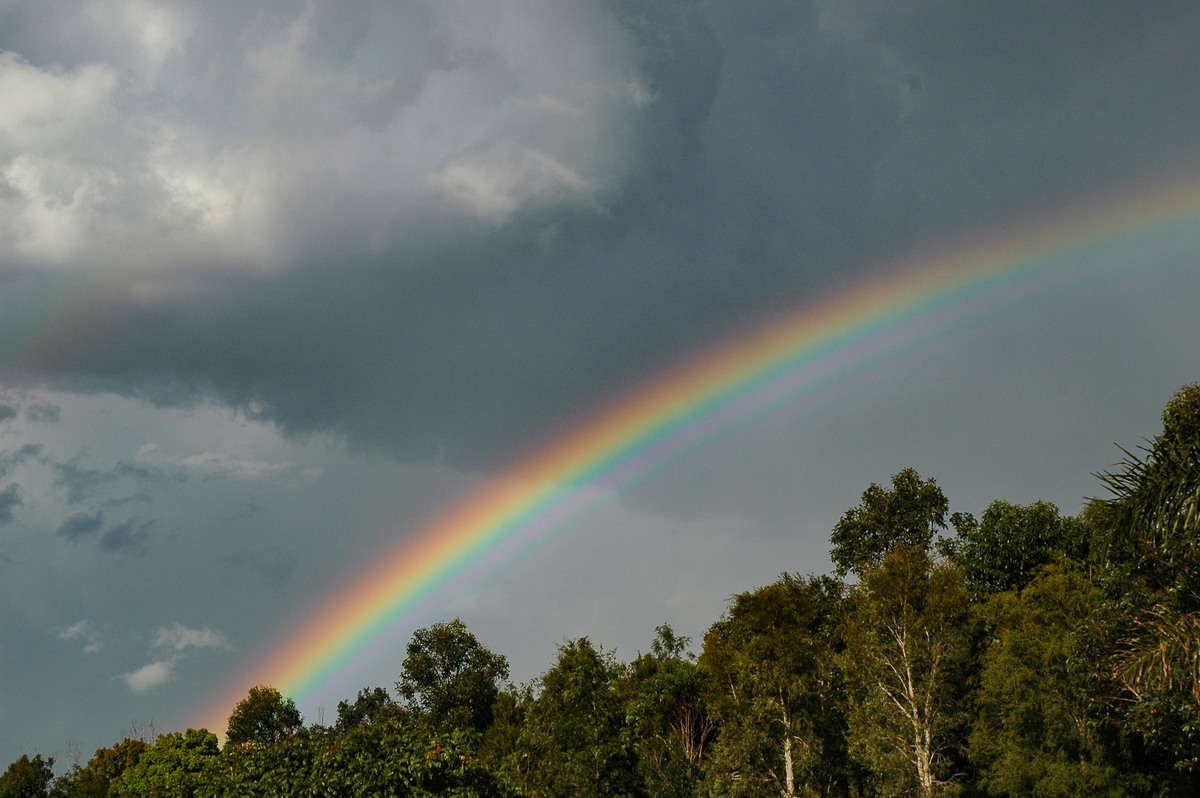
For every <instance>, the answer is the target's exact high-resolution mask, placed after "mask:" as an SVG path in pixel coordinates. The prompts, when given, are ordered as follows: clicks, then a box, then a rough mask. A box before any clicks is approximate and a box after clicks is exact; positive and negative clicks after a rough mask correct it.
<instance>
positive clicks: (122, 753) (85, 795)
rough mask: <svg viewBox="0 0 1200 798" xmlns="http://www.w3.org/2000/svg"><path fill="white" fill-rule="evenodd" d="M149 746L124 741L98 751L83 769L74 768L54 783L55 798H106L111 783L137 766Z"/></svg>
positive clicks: (110, 788)
mask: <svg viewBox="0 0 1200 798" xmlns="http://www.w3.org/2000/svg"><path fill="white" fill-rule="evenodd" d="M149 747H150V745H149V744H148V743H145V742H143V741H142V740H132V739H129V738H126V739H124V740H122V741H121V742H119V743H117V744H116V745H113V746H111V747H109V748H99V749H97V750H96V753H95V755H94V756H93V757H92V758H91V759H90V760H88V763H87V765H86V766H85V767H79V766H78V765H76V766H75V767H74V768H72V769H71V771H70V772H69V773H67V774H65V775H63V776H60V777H59V778H58V779H56V780H55V782H54V790H53V795H54V796H55V797H56V798H106V797H107V796H108V795H110V794H115V793H113V792H112V790H113V782H115V781H116V780H117V779H119V778H120V777H121V774H122V773H124V772H125V771H126V770H128V769H129V768H131V767H133V766H134V765H136V764H137V763H138V759H140V758H141V756H142V753H143V752H145V751H146V750H147V749H148V748H149Z"/></svg>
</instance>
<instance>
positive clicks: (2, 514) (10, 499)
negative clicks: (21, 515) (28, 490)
mask: <svg viewBox="0 0 1200 798" xmlns="http://www.w3.org/2000/svg"><path fill="white" fill-rule="evenodd" d="M24 503H25V502H24V499H23V498H22V497H21V486H20V485H18V484H16V483H15V482H14V483H13V484H11V485H8V486H7V487H5V488H4V489H3V490H0V526H4V525H5V524H11V523H12V522H13V520H14V518H15V515H14V511H15V510H16V509H17V508H18V507H20V506H21V505H22V504H24Z"/></svg>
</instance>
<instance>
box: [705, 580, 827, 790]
mask: <svg viewBox="0 0 1200 798" xmlns="http://www.w3.org/2000/svg"><path fill="white" fill-rule="evenodd" d="M841 595H842V586H841V583H839V582H837V581H835V580H833V579H830V578H828V577H815V578H808V579H804V578H800V577H796V576H792V575H790V574H784V575H783V576H781V577H780V579H779V581H777V582H775V583H774V584H772V585H768V586H766V587H763V588H759V589H758V590H755V591H752V592H749V593H742V594H740V595H738V596H735V597H734V599H733V603H732V606H731V607H730V609H729V611H728V613H727V614H726V616H725V617H724V618H722V619H721V620H720V621H718V622H717V623H716V624H714V625H713V627H712V628H711V629H710V630H709V632H708V634H707V635H706V636H705V639H704V653H703V654H702V655H701V658H700V664H701V665H702V666H703V668H704V669H705V670H706V671H707V672H708V673H709V674H711V676H712V681H713V686H712V690H711V692H710V698H709V705H710V707H711V709H712V712H713V715H714V716H715V718H716V719H717V721H718V723H719V724H720V736H719V738H718V739H717V743H716V745H715V746H714V748H713V751H712V755H711V757H710V758H709V760H708V762H707V763H706V768H705V769H706V771H707V779H706V785H707V788H708V790H709V792H710V794H713V795H730V796H743V795H744V796H752V795H764V794H768V793H770V794H777V795H796V794H798V793H802V794H805V795H831V794H836V793H838V792H840V791H841V788H840V787H838V785H839V784H844V783H845V779H846V752H845V737H844V732H845V719H844V717H843V714H842V711H841V708H840V707H839V705H838V688H839V681H840V680H839V675H838V673H837V671H836V670H835V668H834V660H835V657H836V654H837V651H838V649H839V647H840V642H839V640H838V637H837V634H836V629H837V623H838V615H839V611H840V601H841Z"/></svg>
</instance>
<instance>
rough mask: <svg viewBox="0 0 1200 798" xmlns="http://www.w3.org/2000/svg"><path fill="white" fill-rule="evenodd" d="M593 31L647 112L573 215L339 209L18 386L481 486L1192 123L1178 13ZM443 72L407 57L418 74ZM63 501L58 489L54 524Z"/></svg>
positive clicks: (779, 19) (797, 17)
mask: <svg viewBox="0 0 1200 798" xmlns="http://www.w3.org/2000/svg"><path fill="white" fill-rule="evenodd" d="M284 7H285V6H281V8H284ZM608 8H609V10H608V12H607V13H608V14H610V15H611V17H610V18H611V19H612V20H613V21H614V23H615V24H616V25H617V26H618V28H619V29H621V30H623V31H624V33H623V35H624V36H625V37H626V40H627V41H628V42H632V44H633V46H632V49H630V50H629V52H627V53H619V54H618V55H616V56H614V60H616V61H617V62H618V63H620V66H621V68H622V69H623V70H625V72H626V73H627V74H630V75H634V76H636V77H637V80H638V81H639V83H638V90H639V91H641V92H643V93H644V96H645V98H646V103H647V105H646V106H645V108H644V109H642V110H641V111H640V112H639V113H638V114H637V115H635V116H632V117H630V121H629V122H628V125H629V126H630V129H631V130H633V131H634V132H633V134H632V135H627V136H626V137H625V138H624V139H622V146H623V149H622V150H621V153H620V157H621V158H622V159H623V160H624V161H625V162H626V163H627V164H629V167H628V169H627V171H626V172H625V173H624V174H623V176H622V177H621V178H620V181H619V183H618V184H617V187H616V189H615V190H610V191H608V192H607V193H606V194H605V195H604V198H603V200H601V205H600V210H599V211H598V210H597V209H596V206H592V205H588V204H583V205H577V204H572V203H570V202H560V203H553V202H551V203H549V204H541V205H539V204H536V203H535V204H528V205H526V206H523V207H520V208H518V209H516V210H513V211H512V212H511V213H508V214H507V216H506V217H505V223H504V224H502V225H499V226H497V225H495V224H491V223H482V224H481V223H479V222H478V221H472V220H470V219H462V218H459V219H457V220H456V219H455V218H454V217H453V215H450V216H448V217H445V218H443V219H441V220H432V223H431V224H429V225H428V226H426V227H424V228H422V229H421V230H415V229H410V228H407V227H405V228H404V231H403V232H402V233H400V234H398V235H399V236H400V237H398V238H395V239H394V240H389V239H387V238H386V237H385V238H383V239H380V240H379V242H378V246H376V247H375V248H373V249H370V250H368V249H364V246H363V236H365V235H367V231H365V230H364V229H363V228H361V227H360V226H359V222H360V221H361V218H366V217H368V216H372V215H374V216H376V217H377V216H378V207H376V206H382V205H384V204H386V203H387V202H388V199H387V194H386V193H383V194H374V193H371V192H370V191H368V190H367V189H366V188H364V187H359V188H358V189H355V190H351V189H349V188H347V187H346V186H341V187H338V188H337V190H338V191H345V192H348V193H345V194H344V195H343V200H344V202H342V203H340V204H339V205H338V206H332V205H330V206H325V205H322V208H323V210H322V211H321V213H322V214H325V215H324V216H323V217H322V218H321V221H320V227H321V231H322V236H321V238H320V239H319V240H316V241H314V242H310V244H311V245H310V246H307V247H306V248H305V250H304V251H298V252H297V253H296V254H295V256H294V257H293V258H292V259H291V261H290V262H289V263H288V266H287V268H285V269H282V270H278V271H275V272H273V273H271V274H266V275H262V274H260V275H255V276H246V275H243V274H239V273H237V272H229V273H225V274H224V275H220V274H218V275H217V276H211V275H210V276H209V277H206V278H205V279H204V282H205V283H206V285H207V287H206V288H204V289H202V290H199V291H188V292H186V293H183V294H180V295H178V296H174V295H172V293H171V292H169V291H168V292H166V293H165V294H164V295H163V297H162V298H161V299H159V300H157V301H153V302H147V301H146V300H145V299H144V298H138V299H137V300H136V302H128V303H126V302H122V301H120V300H117V301H115V302H96V303H92V304H91V305H89V306H88V307H86V308H83V309H81V311H80V312H79V314H78V315H77V316H76V318H75V321H74V328H75V329H74V331H73V332H67V333H64V335H66V336H68V337H67V338H65V339H63V340H60V341H58V342H57V343H56V346H55V348H54V350H53V351H47V352H45V353H42V354H41V355H40V357H39V360H38V363H39V368H41V369H43V370H44V372H43V373H44V374H49V375H58V377H59V378H61V379H62V380H65V383H66V384H69V385H73V386H75V387H76V388H79V389H85V390H88V389H90V390H99V389H111V390H118V391H121V392H126V393H133V394H136V395H144V396H148V397H150V398H152V399H154V400H156V401H160V402H167V403H186V402H188V401H194V400H196V399H198V398H201V397H205V396H209V395H213V394H215V395H217V396H218V397H220V398H221V400H222V401H226V402H229V403H231V404H234V405H238V406H241V407H245V408H252V409H254V411H255V412H259V413H262V414H264V415H265V416H267V417H269V418H271V419H273V420H276V421H278V422H279V423H281V424H282V425H284V426H285V427H286V428H288V429H291V430H294V431H298V432H303V431H309V430H315V429H326V428H329V429H335V430H340V431H343V432H346V433H348V434H349V435H350V436H351V437H352V438H354V439H356V440H358V441H362V442H365V443H370V444H372V445H382V446H384V447H386V448H388V449H389V450H390V451H392V452H394V453H396V454H398V455H400V456H402V457H405V458H415V459H422V458H429V457H432V456H434V455H435V454H436V453H442V454H443V455H444V456H445V457H446V458H447V459H448V461H450V462H456V463H469V464H480V463H486V462H489V461H491V460H493V459H495V458H496V457H500V456H505V455H508V454H510V453H512V452H513V451H514V450H517V449H521V448H524V447H526V446H528V445H529V444H530V443H531V442H532V441H535V440H537V439H538V438H539V437H540V436H542V435H544V434H545V433H546V431H547V430H553V429H555V428H557V427H559V426H561V425H562V424H565V423H569V420H570V419H571V418H573V417H574V416H575V415H577V414H578V413H579V412H580V409H581V408H585V407H587V406H588V405H589V403H590V402H591V401H592V400H594V398H595V397H597V396H602V395H604V394H605V392H606V391H610V390H612V387H613V386H615V385H620V384H622V383H623V382H625V381H627V380H629V379H630V378H631V377H633V376H635V375H642V374H646V373H648V372H650V371H652V370H653V369H654V368H655V367H656V366H657V365H658V364H662V363H667V362H670V361H671V360H672V359H673V358H675V357H676V356H677V355H678V354H679V353H681V352H684V351H687V350H689V349H690V348H691V347H693V346H695V345H696V344H698V343H700V342H704V341H708V340H711V339H712V338H713V337H714V336H716V335H717V334H719V332H720V331H722V330H725V329H728V328H730V327H731V326H733V325H736V324H737V323H739V322H742V321H744V320H746V319H748V318H751V317H753V316H754V315H756V314H758V313H761V312H762V310H763V308H764V307H772V306H774V305H775V304H776V303H778V302H779V301H780V300H781V299H783V298H787V297H797V296H802V295H804V294H805V292H808V291H812V290H816V289H819V288H821V287H823V286H824V285H826V284H827V283H828V281H829V279H830V277H829V275H831V274H834V273H844V272H845V271H846V270H847V269H851V270H853V268H856V267H859V266H862V265H864V264H867V263H870V262H871V261H872V260H873V259H876V258H878V257H880V256H881V255H882V254H883V253H884V252H885V251H886V252H895V251H896V248H897V246H898V245H899V246H901V247H903V246H907V245H909V244H913V243H916V242H921V241H927V240H929V239H930V238H931V237H936V236H939V235H942V234H943V233H944V232H945V231H948V230H953V229H959V228H961V227H962V226H963V225H968V224H974V223H978V222H980V221H983V220H986V219H993V218H996V217H997V216H998V215H1001V216H1002V215H1004V214H1017V213H1025V212H1027V209H1028V208H1029V207H1030V203H1031V202H1032V203H1036V204H1038V205H1042V206H1048V205H1052V204H1053V203H1054V202H1056V201H1057V200H1058V199H1059V198H1063V197H1067V196H1072V195H1077V194H1079V193H1080V192H1084V193H1086V192H1092V191H1095V190H1099V189H1102V188H1109V187H1112V186H1114V185H1120V184H1121V183H1122V182H1123V181H1125V180H1127V179H1128V178H1129V176H1130V175H1134V174H1144V173H1147V172H1153V171H1155V170H1159V169H1167V168H1169V167H1170V166H1171V165H1172V164H1173V163H1176V162H1178V160H1179V159H1180V158H1181V157H1183V156H1184V155H1185V153H1184V152H1183V147H1184V146H1185V144H1186V142H1188V141H1191V140H1193V137H1192V135H1189V134H1188V133H1187V131H1190V132H1191V133H1192V134H1195V133H1200V115H1198V113H1197V111H1196V110H1195V109H1196V108H1198V107H1200V105H1197V104H1196V103H1190V102H1186V101H1181V98H1180V96H1179V91H1180V90H1181V89H1182V90H1184V91H1189V90H1190V87H1193V86H1196V85H1200V58H1196V57H1195V56H1194V55H1192V54H1191V53H1190V51H1188V50H1186V49H1185V48H1184V46H1183V42H1182V41H1181V39H1180V37H1181V36H1183V35H1184V34H1182V33H1181V31H1185V30H1188V29H1189V28H1190V24H1191V23H1200V18H1198V15H1200V12H1198V11H1196V10H1195V9H1194V8H1192V7H1190V6H1186V5H1183V4H1177V5H1167V6H1162V7H1159V8H1157V9H1156V11H1155V12H1154V13H1150V12H1147V11H1146V9H1145V6H1144V5H1140V4H1139V5H1134V4H1128V3H1114V4H1108V5H1106V6H1105V8H1104V9H1103V10H1092V9H1091V7H1090V6H1087V9H1088V10H1087V11H1086V12H1085V10H1084V9H1085V6H1083V5H1077V4H1071V3H1068V4H1065V5H1061V4H1054V5H1053V7H1052V8H1049V7H1045V6H1044V5H1042V6H1039V5H1037V4H1033V5H1029V6H1026V5H1025V4H1015V5H1014V4H1005V5H1004V6H1002V7H996V8H995V9H991V10H989V11H988V12H987V14H986V16H987V20H986V24H981V22H980V19H979V14H978V13H977V12H976V11H968V10H966V9H965V7H958V6H945V5H943V4H931V5H929V6H928V7H927V8H924V9H923V10H921V11H919V12H910V10H909V9H905V11H904V12H900V11H899V10H898V9H897V8H895V7H893V6H891V5H889V4H875V3H855V4H850V5H845V6H843V5H841V4H833V3H790V4H785V5H783V4H779V3H776V2H755V1H754V0H751V1H750V2H746V3H739V4H736V5H734V4H716V5H711V6H707V7H704V9H703V11H701V10H700V8H699V7H697V6H696V5H694V4H691V3H686V2H670V1H666V0H664V1H663V2H637V1H636V0H622V1H621V2H613V3H611V4H610V5H609V7H608ZM310 16H312V21H311V25H310V27H309V28H308V29H306V30H309V36H310V37H311V38H310V42H311V46H310V49H309V50H308V51H306V52H305V53H303V54H302V57H303V58H308V59H309V62H308V66H309V67H310V68H312V69H314V70H315V69H316V68H317V66H318V65H319V64H321V63H326V62H325V61H321V60H320V59H322V58H323V59H326V61H328V62H337V63H339V64H341V66H342V67H345V68H347V69H349V68H350V67H351V66H357V67H361V64H357V62H356V61H355V59H356V58H365V57H366V54H367V53H369V52H374V50H373V49H372V48H373V47H374V44H373V38H372V33H371V31H370V30H369V29H368V27H366V26H363V25H359V24H350V23H348V22H346V21H342V22H335V21H334V19H333V17H332V16H331V15H329V14H326V13H324V12H316V13H315V14H314V15H310ZM284 18H286V17H281V19H284ZM1081 19H1086V20H1087V22H1086V24H1082V25H1081V24H1079V21H1080V20H1081ZM263 35H264V36H266V34H265V33H264V34H263ZM268 38H269V37H268ZM497 41H500V39H499V38H498V39H497ZM445 46H447V45H446V42H440V43H439V42H438V41H437V40H435V41H432V42H428V43H426V44H425V45H424V49H422V50H421V53H422V55H421V56H420V57H421V58H427V59H429V60H430V62H431V63H439V60H438V59H445V58H447V57H448V55H447V53H448V52H449V51H447V50H439V48H441V47H445ZM414 57H416V56H414ZM481 57H482V58H485V59H487V58H490V57H492V56H491V55H487V54H484V55H482V56H481ZM624 62H627V63H624ZM326 65H328V64H327V63H326ZM186 67H187V62H186V61H183V62H179V63H178V64H176V68H180V69H182V68H186ZM514 75H515V79H518V80H521V79H525V78H523V77H521V75H520V74H517V73H514ZM1166 86H1171V87H1173V88H1171V89H1170V90H1168V89H1166V88H1165V87H1166ZM540 88H547V87H540ZM560 88H561V87H560ZM397 90H398V89H397ZM549 96H550V95H546V96H541V101H542V102H543V103H544V104H546V106H547V107H548V108H549V107H552V106H551V103H550V100H549V99H547V97H549ZM388 97H390V99H389V98H388ZM388 97H382V98H381V99H379V100H378V105H372V104H371V103H367V104H366V105H364V106H362V107H360V108H359V109H358V111H357V112H356V113H361V114H366V115H367V116H370V114H371V113H378V114H382V116H381V117H380V119H383V118H391V119H393V120H394V119H396V118H397V115H398V114H400V113H401V109H403V108H404V107H405V106H404V102H405V101H406V100H405V98H403V97H401V96H399V95H396V96H391V95H389V96H388ZM411 99H412V98H411V97H409V98H408V100H411ZM571 99H573V98H572V97H570V96H568V98H567V100H571ZM567 100H564V101H563V102H566V101H567ZM364 102H366V101H364ZM372 108H373V109H374V110H373V111H372V110H370V109H372ZM587 112H594V113H596V114H597V115H600V114H601V113H602V111H601V110H597V109H587ZM562 113H563V114H568V113H570V109H569V108H568V109H565V110H563V111H562ZM389 115H391V116H390V117H389ZM612 118H619V117H610V118H607V119H606V118H604V117H603V116H598V119H597V122H598V123H599V124H601V125H603V124H608V123H610V122H611V119H612ZM343 122H344V123H345V124H350V120H343ZM331 124H333V125H334V127H333V128H330V130H336V129H337V128H336V126H337V124H338V122H332V123H331ZM381 124H382V122H381ZM612 124H616V123H615V122H612ZM327 132H328V131H327ZM313 135H317V134H313ZM329 135H332V133H329ZM514 135H516V136H517V139H516V140H523V141H526V142H528V143H531V144H534V143H536V144H539V146H544V147H549V144H548V142H547V141H545V140H539V139H537V138H536V137H535V136H534V135H533V134H532V133H530V132H529V131H528V130H520V131H517V132H516V133H514ZM522 137H524V138H522ZM376 146H379V147H380V148H381V149H379V150H378V151H377V152H376V155H377V156H378V157H381V158H383V157H387V155H386V153H387V152H388V151H387V150H386V148H384V145H382V144H380V143H378V142H377V143H376ZM480 146H484V145H480ZM487 146H491V145H487ZM551 149H552V148H551ZM547 151H551V150H550V149H548V150H547ZM369 152H370V151H369V149H368V150H367V153H368V154H369ZM561 152H562V153H566V150H561ZM364 157H365V156H364ZM489 157H490V156H489ZM563 157H566V155H564V156H563ZM480 163H483V162H480ZM488 163H490V162H488ZM564 163H570V162H569V161H564ZM478 168H480V169H482V168H483V166H479V167H478ZM530 168H532V167H530ZM463 179H464V180H465V179H466V177H464V178H463ZM397 186H399V184H397ZM396 190H397V191H400V190H401V189H400V188H399V187H397V189H396ZM530 190H532V189H530ZM300 196H301V197H302V200H301V201H302V202H307V203H309V204H310V206H311V207H313V208H315V207H316V204H317V203H318V202H319V198H318V197H317V196H316V195H305V194H304V193H301V195H300ZM514 196H515V195H514ZM516 201H517V200H516V199H513V202H516ZM364 203H365V204H364ZM356 217H361V218H360V219H359V220H358V221H356ZM371 235H374V234H371ZM45 279H47V280H50V279H54V278H49V277H48V278H45ZM87 478H89V475H86V474H82V473H77V474H75V475H73V477H71V478H70V479H71V481H72V484H76V485H78V486H79V487H78V488H76V492H75V494H74V495H76V496H77V497H78V496H82V495H83V494H82V493H81V492H80V491H83V490H86V488H85V487H84V480H86V479H87ZM64 479H67V478H66V477H64Z"/></svg>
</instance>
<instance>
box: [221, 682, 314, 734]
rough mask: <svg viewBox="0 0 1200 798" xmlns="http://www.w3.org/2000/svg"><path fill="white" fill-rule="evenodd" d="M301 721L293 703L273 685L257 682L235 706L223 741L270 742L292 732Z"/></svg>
mask: <svg viewBox="0 0 1200 798" xmlns="http://www.w3.org/2000/svg"><path fill="white" fill-rule="evenodd" d="M302 723H303V721H302V720H301V718H300V711H299V710H297V709H296V703H295V702H294V701H292V699H290V698H284V697H283V694H282V693H280V692H279V691H278V690H276V689H275V688H274V687H268V686H266V685H262V684H260V685H258V686H256V687H251V688H250V692H249V694H248V695H247V696H246V697H245V698H243V699H242V700H241V701H240V702H238V705H237V706H236V707H234V709H233V714H231V715H230V716H229V724H228V726H227V727H226V730H225V744H226V745H242V744H246V743H252V744H255V745H271V744H272V743H276V742H279V741H280V740H282V739H283V738H285V737H289V736H291V735H293V734H295V733H296V732H297V731H298V730H299V729H300V727H301V725H302Z"/></svg>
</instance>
